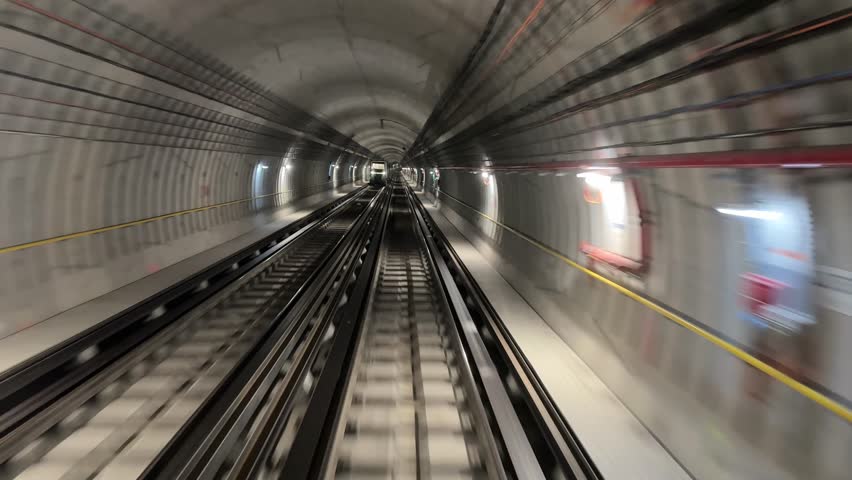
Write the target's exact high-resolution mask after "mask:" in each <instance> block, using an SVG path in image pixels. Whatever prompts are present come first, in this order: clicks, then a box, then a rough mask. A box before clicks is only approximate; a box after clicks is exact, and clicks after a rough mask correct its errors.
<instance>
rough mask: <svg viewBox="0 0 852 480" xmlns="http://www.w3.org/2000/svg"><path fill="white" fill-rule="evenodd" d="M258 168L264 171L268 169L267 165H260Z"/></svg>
mask: <svg viewBox="0 0 852 480" xmlns="http://www.w3.org/2000/svg"><path fill="white" fill-rule="evenodd" d="M260 168H262V169H264V170H266V169H267V168H269V165H261V166H260Z"/></svg>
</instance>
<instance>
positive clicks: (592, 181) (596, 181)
mask: <svg viewBox="0 0 852 480" xmlns="http://www.w3.org/2000/svg"><path fill="white" fill-rule="evenodd" d="M577 178H582V179H583V180H585V181H586V185H589V186H590V187H595V188H603V187H606V186H607V185H609V183H610V182H611V181H612V177H611V176H609V175H604V174H601V173H597V172H581V173H578V174H577Z"/></svg>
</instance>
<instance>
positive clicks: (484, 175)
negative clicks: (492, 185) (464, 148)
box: [481, 170, 488, 178]
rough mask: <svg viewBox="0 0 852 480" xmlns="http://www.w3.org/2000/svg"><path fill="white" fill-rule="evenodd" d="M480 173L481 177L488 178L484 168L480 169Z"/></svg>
mask: <svg viewBox="0 0 852 480" xmlns="http://www.w3.org/2000/svg"><path fill="white" fill-rule="evenodd" d="M481 175H482V178H488V172H486V171H485V170H483V171H482V174H481Z"/></svg>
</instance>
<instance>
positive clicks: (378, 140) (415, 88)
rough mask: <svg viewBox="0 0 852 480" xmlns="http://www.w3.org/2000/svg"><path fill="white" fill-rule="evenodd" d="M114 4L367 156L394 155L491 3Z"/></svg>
mask: <svg viewBox="0 0 852 480" xmlns="http://www.w3.org/2000/svg"><path fill="white" fill-rule="evenodd" d="M122 3H123V4H124V6H125V7H126V8H128V9H130V10H131V11H133V12H135V13H138V14H140V15H141V16H143V17H145V18H147V19H150V20H151V21H153V22H155V23H157V24H158V25H160V26H162V27H164V28H166V29H168V30H170V31H173V32H176V33H177V34H179V35H181V36H182V37H183V38H185V39H187V40H189V41H190V42H192V43H193V44H194V45H196V46H198V47H200V48H201V49H202V50H205V51H207V52H212V53H214V54H215V56H216V58H217V59H219V60H221V61H223V62H224V63H226V64H227V65H229V66H232V67H233V68H235V69H236V70H237V71H238V72H240V73H242V74H245V75H246V76H248V77H250V78H251V79H253V80H256V81H258V82H260V83H261V84H263V85H264V86H266V87H267V88H269V89H270V90H271V91H273V92H274V93H276V94H278V95H279V96H281V97H282V98H285V99H286V100H287V101H289V102H291V103H293V104H294V105H296V106H298V107H300V108H302V109H303V110H305V111H307V112H310V113H312V114H313V115H314V116H316V117H317V118H319V119H321V120H323V121H325V122H327V123H328V124H329V125H331V126H332V127H334V128H335V129H336V130H337V131H339V132H341V133H343V134H344V135H346V136H348V137H350V138H352V139H353V140H355V141H356V142H358V143H359V144H361V145H363V146H365V147H367V148H369V149H370V150H372V151H373V152H375V153H377V154H379V155H381V156H382V157H384V158H386V159H388V160H399V159H400V158H401V156H402V152H404V151H405V150H406V149H407V148H408V146H410V145H411V143H412V142H413V141H414V139H415V137H416V133H417V131H419V130H420V128H421V127H422V126H423V124H424V122H425V121H426V119H427V118H428V116H429V114H430V112H431V111H432V109H433V107H434V105H435V103H436V102H437V100H438V98H439V97H440V95H441V94H442V93H443V91H444V90H445V89H446V87H447V85H448V84H449V82H450V81H451V80H452V79H453V78H454V77H455V75H456V72H457V71H458V70H459V68H460V67H461V65H462V63H463V62H464V60H465V57H466V56H467V53H468V51H470V49H471V47H472V46H473V44H474V43H475V42H476V41H477V39H478V38H479V36H480V34H481V32H482V31H483V29H484V27H485V24H486V22H487V21H488V19H489V16H490V14H491V12H492V10H493V9H494V5H495V3H496V2H495V0H489V1H483V0H465V1H458V0H430V1H414V2H400V1H398V0H354V1H353V0H321V1H314V0H310V1H305V0H285V1H281V0H241V1H234V0H197V1H189V2H181V3H180V4H179V5H178V4H175V2H173V1H168V0H149V1H145V2H139V1H136V0H124V1H123V2H122ZM186 12H192V15H186Z"/></svg>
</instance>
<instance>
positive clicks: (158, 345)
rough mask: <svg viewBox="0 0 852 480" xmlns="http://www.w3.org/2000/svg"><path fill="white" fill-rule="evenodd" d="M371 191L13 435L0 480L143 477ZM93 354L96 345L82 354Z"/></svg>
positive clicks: (349, 222)
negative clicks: (0, 479) (150, 464)
mask: <svg viewBox="0 0 852 480" xmlns="http://www.w3.org/2000/svg"><path fill="white" fill-rule="evenodd" d="M375 195H376V192H365V193H364V194H362V195H361V196H359V197H358V198H354V199H353V200H352V201H351V202H350V203H348V204H346V205H344V206H342V207H340V208H339V209H338V210H335V211H333V212H332V213H331V214H330V215H329V216H328V217H327V218H325V219H323V220H321V221H318V222H316V224H315V225H313V226H312V227H310V229H309V230H308V231H306V232H303V233H302V234H301V235H300V236H299V237H298V238H295V239H293V240H292V241H291V242H289V243H288V245H286V246H285V247H284V248H282V249H281V250H280V251H279V252H278V253H276V254H275V255H274V256H272V257H271V258H269V259H267V261H266V262H264V263H263V264H261V265H259V266H257V267H255V268H254V269H253V270H252V271H250V272H247V273H245V274H244V275H242V276H241V278H239V279H237V280H236V281H235V282H233V283H231V284H230V285H228V286H227V287H226V288H225V289H224V290H222V291H221V292H219V293H218V294H217V295H215V296H213V297H211V298H209V299H208V300H206V301H205V302H203V303H202V304H200V305H198V306H197V307H196V308H195V309H193V310H191V311H190V312H188V313H187V314H185V315H183V316H181V317H180V318H179V319H177V320H176V321H174V322H172V323H171V324H169V325H168V326H166V327H165V328H163V329H162V330H160V331H159V332H157V333H156V334H155V335H152V336H151V337H150V338H148V339H146V340H145V341H144V342H142V343H140V344H139V345H138V346H137V347H136V348H134V349H133V350H131V351H130V352H129V353H128V354H126V355H124V356H123V357H121V358H120V359H119V360H118V361H116V362H114V363H112V364H110V365H109V366H108V367H107V368H105V369H103V370H102V371H100V372H99V373H97V374H96V375H94V376H92V377H91V378H89V379H88V380H86V381H85V382H83V383H82V384H80V385H78V386H77V387H76V388H74V389H72V390H71V391H70V392H68V393H67V394H66V395H65V396H63V397H61V398H60V399H58V400H57V401H55V402H53V403H51V404H50V405H48V406H46V408H44V409H42V410H40V411H38V412H36V413H35V414H34V415H32V416H31V417H29V418H27V419H26V421H23V422H21V423H20V424H19V425H17V426H16V428H13V429H11V431H9V432H7V434H6V435H5V436H4V437H3V438H2V440H0V446H2V447H5V450H4V452H6V451H7V452H10V453H8V454H7V456H8V458H7V459H6V462H5V463H4V465H3V471H2V474H0V475H2V476H0V478H9V479H12V478H14V479H19V480H25V479H39V480H46V479H50V478H63V479H77V478H79V479H87V478H105V479H106V478H136V477H137V476H139V475H140V474H141V473H142V472H143V471H144V470H145V468H147V466H148V465H149V463H150V462H151V461H152V460H153V459H154V458H155V457H156V455H157V454H158V453H159V451H160V450H161V449H162V448H164V447H165V446H166V444H167V442H168V441H169V440H170V439H171V438H172V437H173V436H174V435H175V434H176V433H177V432H178V430H179V429H180V427H181V426H182V425H183V424H184V423H185V422H186V421H187V420H188V419H189V418H190V417H191V416H192V414H193V413H194V412H195V411H196V410H197V409H198V408H199V407H200V406H201V405H202V403H203V402H204V401H205V400H206V399H207V398H209V396H210V395H211V394H212V393H213V392H214V391H215V389H216V387H217V386H218V385H219V384H220V383H221V382H222V381H223V380H224V379H225V378H226V377H227V376H228V374H229V373H231V372H232V371H233V370H234V368H236V366H237V364H238V363H239V361H240V360H241V359H242V358H243V357H244V356H245V355H247V353H248V352H249V351H250V350H251V349H252V348H253V347H254V346H255V345H256V344H257V343H258V341H259V340H260V338H262V337H263V336H264V335H265V334H266V333H268V332H269V330H270V329H271V328H272V327H273V326H274V324H275V321H276V317H277V316H278V315H279V314H280V312H281V311H282V310H285V309H286V308H287V306H288V304H290V303H291V302H292V301H293V299H294V298H295V297H296V296H297V294H298V293H299V291H300V290H301V289H303V288H304V286H305V284H306V283H307V282H308V281H309V280H310V278H311V277H312V276H313V274H314V272H315V271H316V269H318V268H319V267H320V266H321V265H322V264H323V261H324V260H325V259H326V258H327V257H328V256H329V255H330V254H331V253H332V251H333V250H334V249H335V248H337V247H338V245H339V244H340V243H341V242H342V241H343V239H344V238H345V237H346V235H347V233H348V232H349V231H350V229H351V228H352V226H353V225H354V224H355V223H356V221H357V220H358V219H359V218H360V217H361V216H362V215H363V214H364V213H365V211H366V210H367V207H368V205H369V201H370V199H371V198H372V197H373V196H375ZM97 354H98V353H97V349H96V348H90V349H89V353H87V354H86V355H91V356H96V355H97ZM84 357H85V355H84ZM84 357H81V358H84ZM15 447H17V449H16V450H17V451H14V452H13V450H15ZM21 447H23V448H21Z"/></svg>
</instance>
